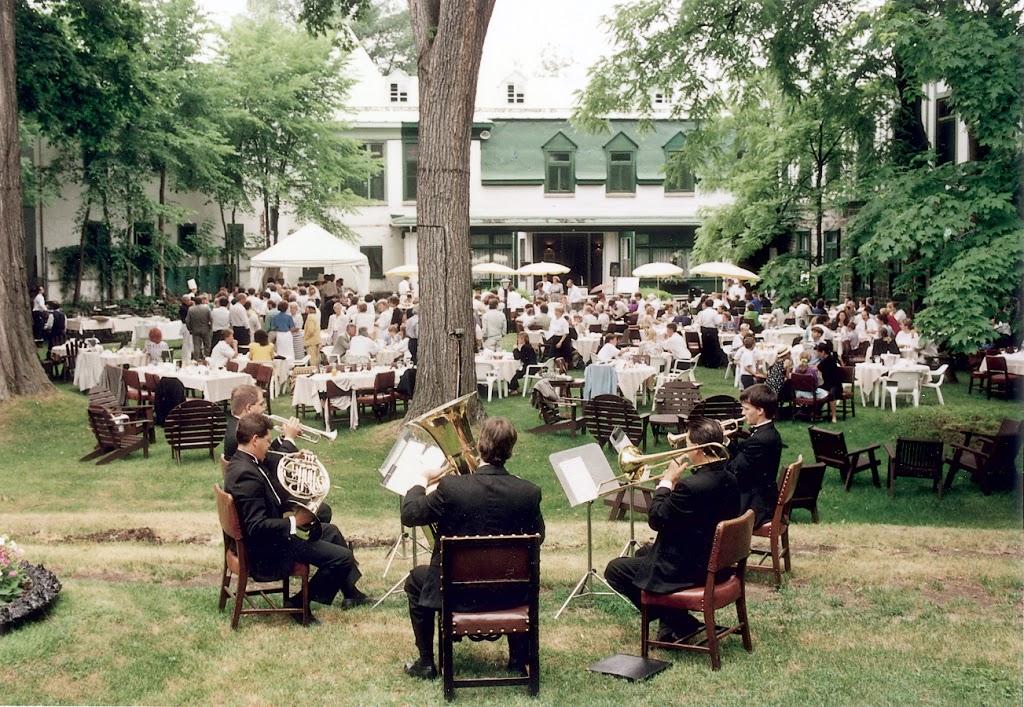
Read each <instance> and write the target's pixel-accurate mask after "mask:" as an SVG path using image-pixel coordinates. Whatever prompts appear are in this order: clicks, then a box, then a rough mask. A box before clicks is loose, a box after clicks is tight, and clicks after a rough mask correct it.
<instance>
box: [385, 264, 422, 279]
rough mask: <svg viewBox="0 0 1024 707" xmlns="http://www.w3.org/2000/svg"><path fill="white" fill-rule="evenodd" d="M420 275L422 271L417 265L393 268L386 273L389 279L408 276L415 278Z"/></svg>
mask: <svg viewBox="0 0 1024 707" xmlns="http://www.w3.org/2000/svg"><path fill="white" fill-rule="evenodd" d="M419 274H420V269H419V267H417V265H416V263H406V264H404V265H399V266H398V267H397V268H391V269H390V270H385V271H384V275H386V276H387V277H405V276H406V275H408V276H410V277H413V276H415V275H419Z"/></svg>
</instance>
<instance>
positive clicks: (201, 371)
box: [132, 363, 255, 403]
mask: <svg viewBox="0 0 1024 707" xmlns="http://www.w3.org/2000/svg"><path fill="white" fill-rule="evenodd" d="M132 370H133V371H135V372H137V373H138V374H139V376H140V377H141V378H144V377H145V375H146V374H147V373H152V374H155V375H156V376H157V377H159V378H177V379H178V380H180V381H181V384H182V385H183V386H185V387H186V388H191V389H193V390H198V391H199V392H201V393H202V394H203V398H204V399H206V400H209V401H210V402H211V403H219V402H221V401H224V400H230V399H231V393H232V392H233V391H234V389H235V388H237V387H238V386H240V385H244V384H250V385H251V384H253V383H254V382H255V381H254V380H253V377H252V376H250V375H249V374H248V373H242V372H238V373H233V372H231V371H227V370H223V369H217V368H212V369H211V368H209V367H207V366H185V367H183V368H177V367H176V366H175V365H174V364H173V363H157V364H151V365H148V366H139V367H138V368H133V369H132Z"/></svg>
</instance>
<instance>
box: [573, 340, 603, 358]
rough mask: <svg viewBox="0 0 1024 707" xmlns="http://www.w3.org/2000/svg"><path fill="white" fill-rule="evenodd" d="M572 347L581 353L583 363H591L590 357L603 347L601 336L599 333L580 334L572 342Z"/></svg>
mask: <svg viewBox="0 0 1024 707" xmlns="http://www.w3.org/2000/svg"><path fill="white" fill-rule="evenodd" d="M572 347H573V348H574V349H576V351H577V352H578V353H579V355H580V358H581V359H583V363H590V359H591V358H592V357H593V356H594V354H596V353H597V352H598V351H599V350H600V349H601V336H600V335H599V334H587V335H586V336H580V337H578V338H576V339H575V340H574V341H573V342H572Z"/></svg>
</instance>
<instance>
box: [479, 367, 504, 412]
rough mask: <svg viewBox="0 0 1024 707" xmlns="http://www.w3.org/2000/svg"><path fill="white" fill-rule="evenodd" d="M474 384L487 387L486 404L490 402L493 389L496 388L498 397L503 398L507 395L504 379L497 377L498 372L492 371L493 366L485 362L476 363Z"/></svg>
mask: <svg viewBox="0 0 1024 707" xmlns="http://www.w3.org/2000/svg"><path fill="white" fill-rule="evenodd" d="M476 384H477V385H486V386H487V402H491V398H492V397H493V395H494V388H495V387H497V388H498V397H499V398H504V397H505V395H507V393H508V388H507V385H506V383H505V379H504V378H502V377H501V376H499V375H498V372H497V371H496V370H494V366H492V365H491V364H489V363H487V362H477V364H476Z"/></svg>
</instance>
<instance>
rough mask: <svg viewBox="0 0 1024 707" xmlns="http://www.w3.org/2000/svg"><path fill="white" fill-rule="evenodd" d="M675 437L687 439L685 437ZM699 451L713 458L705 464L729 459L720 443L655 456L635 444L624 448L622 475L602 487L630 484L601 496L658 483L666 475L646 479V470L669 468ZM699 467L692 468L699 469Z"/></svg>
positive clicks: (672, 450)
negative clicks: (680, 458)
mask: <svg viewBox="0 0 1024 707" xmlns="http://www.w3.org/2000/svg"><path fill="white" fill-rule="evenodd" d="M675 436H676V437H685V435H675ZM697 450H702V451H704V452H705V454H706V455H708V456H710V457H711V458H710V459H709V460H708V461H707V462H705V463H704V464H711V463H713V462H716V461H725V460H727V459H728V458H729V450H727V449H726V448H725V445H724V444H719V443H718V442H707V443H705V444H694V445H691V446H689V447H681V448H679V449H670V450H669V451H667V452H655V453H653V454H644V453H643V452H641V451H640V448H639V447H637V446H636V445H635V444H631V445H630V446H628V447H625V448H623V450H622V451H621V452H619V470H620V471H621V472H622V473H621V474H619V475H618V476H615V477H614V478H612V479H609V480H608V481H605V482H603V483H602V486H603V485H605V484H610V483H612V482H616V483H618V482H620V481H622V480H625V479H628V480H629V483H626V484H622V485H618V486H615V487H614V488H613V489H611V490H609V491H602V492H600V493H601V495H603V494H605V493H611V491H616V492H617V491H621V490H623V489H628V488H630V487H633V486H639V485H640V484H644V483H647V482H648V481H658V480H659V479H661V478H662V477H663V476H664V475H665V474H663V473H662V474H658V475H657V476H650V477H647V478H644V470H645V469H646V470H647V471H648V472H650V470H651V469H655V468H658V467H662V466H668V465H669V464H670V463H672V462H674V461H675V460H676V459H677V458H679V457H681V456H683V455H685V454H689V453H690V452H695V451H697ZM708 452H711V454H708ZM704 464H698V465H697V466H704ZM697 466H695V467H691V468H697Z"/></svg>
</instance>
